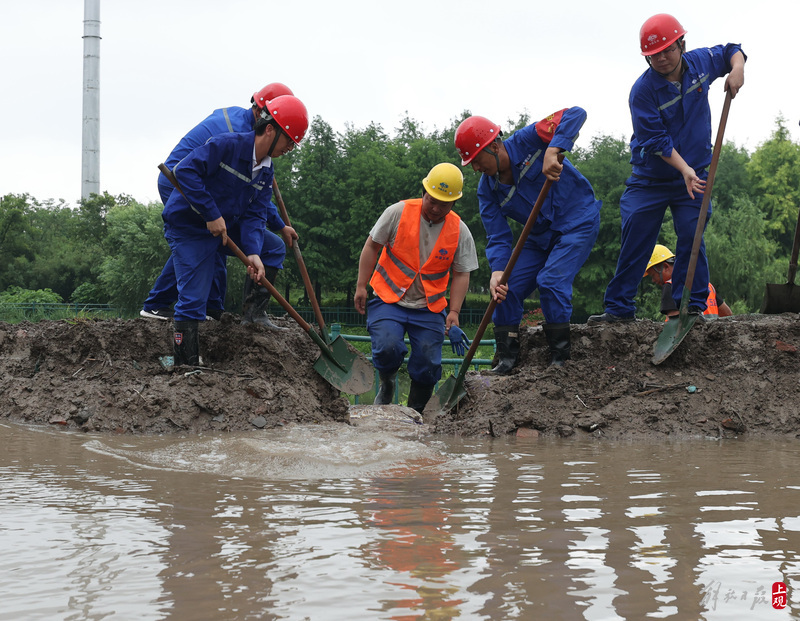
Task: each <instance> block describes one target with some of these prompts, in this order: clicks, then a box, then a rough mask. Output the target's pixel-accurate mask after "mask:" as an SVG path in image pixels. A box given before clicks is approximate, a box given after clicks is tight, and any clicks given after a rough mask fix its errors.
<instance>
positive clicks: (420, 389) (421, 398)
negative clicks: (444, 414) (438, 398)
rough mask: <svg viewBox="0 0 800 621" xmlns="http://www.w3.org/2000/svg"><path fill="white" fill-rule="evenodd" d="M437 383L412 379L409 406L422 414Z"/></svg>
mask: <svg viewBox="0 0 800 621" xmlns="http://www.w3.org/2000/svg"><path fill="white" fill-rule="evenodd" d="M435 385H436V384H420V383H419V382H415V381H414V380H411V388H410V389H409V390H408V407H410V408H411V409H412V410H416V411H417V412H419V413H420V414H422V410H424V409H425V406H426V405H427V404H428V401H430V398H431V395H432V394H433V387H434V386H435Z"/></svg>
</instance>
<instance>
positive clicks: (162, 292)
mask: <svg viewBox="0 0 800 621" xmlns="http://www.w3.org/2000/svg"><path fill="white" fill-rule="evenodd" d="M292 94H293V93H292V91H291V89H290V88H289V87H288V86H286V85H284V84H281V83H280V82H272V83H270V84H267V85H266V86H265V87H264V88H262V89H261V90H259V91H257V92H255V93H253V96H252V97H251V98H250V102H251V104H252V105H251V107H250V108H240V107H238V106H233V107H229V108H219V109H217V110H214V112H212V113H211V114H210V115H209V116H208V117H206V118H205V119H204V120H203V121H202V122H201V123H199V124H198V125H196V126H195V127H194V128H192V129H191V130H190V131H189V133H187V134H186V135H185V136H184V137H183V138H181V141H180V142H179V143H178V144H177V145H176V146H175V148H174V149H173V150H172V152H171V153H170V154H169V157H168V158H167V159H166V161H165V162H164V164H165V165H166V166H167V168H169V169H170V170H172V169H173V168H174V167H175V165H176V164H177V163H178V162H179V161H181V159H183V158H184V157H185V156H186V155H188V153H189V152H190V151H192V149H195V148H196V147H199V146H200V145H202V144H204V143H205V142H206V141H207V140H208V139H209V138H211V137H212V136H216V135H218V134H222V133H226V132H249V131H252V130H253V128H254V126H255V123H256V120H257V119H258V116H259V113H260V111H261V110H262V109H263V108H264V105H265V104H266V102H268V101H270V100H271V99H274V98H275V97H279V96H281V95H292ZM173 190H174V187H173V186H172V184H171V183H170V181H169V180H168V179H167V178H166V176H165V175H164V174H163V173H159V176H158V192H159V195H160V196H161V202H162V203H164V204H165V205H166V204H167V200H168V199H169V197H170V195H171V194H172V191H173ZM272 231H277V232H280V233H281V235H280V236H279V235H276V234H275V233H273V232H272ZM290 239H297V233H296V232H295V230H294V229H293V228H292V227H287V225H286V224H285V223H284V222H283V220H282V219H281V217H280V215H279V214H278V210H277V207H275V206H274V205H273V207H272V208H271V209H270V210H269V211H268V217H267V231H266V232H265V235H264V247H263V248H262V251H261V257H262V259H263V260H264V265H265V268H266V270H267V280H269V281H270V282H271V283H273V284H274V283H275V280H276V278H277V275H278V270H280V269H283V260H284V259H285V257H286V243H288V241H289V240H290ZM226 260H227V255H225V254H224V253H222V252H221V253H219V255H218V256H217V257H216V268H215V272H214V282H213V284H212V287H211V293H210V296H209V300H208V306H207V312H208V316H209V317H210V318H212V319H219V318H220V316H221V315H222V310H223V308H224V306H225V295H226V292H227V269H226ZM177 299H178V286H177V281H176V279H175V269H174V266H173V257H172V255H170V256H169V258H168V259H167V262H166V264H165V265H164V268H163V269H162V270H161V274H160V275H159V276H158V278H157V279H156V282H155V284H154V285H153V288H152V289H151V290H150V293H149V295H148V297H147V299H146V300H145V302H144V305H143V308H142V310H141V311H140V312H139V314H140V315H141V316H142V317H145V318H150V319H162V320H167V319H170V318H171V317H172V305H173V304H174V303H175V301H176V300H177ZM243 300H244V305H243V316H244V323H250V322H255V323H258V324H261V325H264V326H266V327H268V328H270V329H281V330H282V329H284V328H278V326H276V325H275V324H273V323H272V321H270V319H269V316H268V315H267V306H268V304H269V294H268V293H266V289H263V291H262V290H261V288H258V287H254V285H253V281H252V280H250V279H249V278H247V279H245V290H244V296H243Z"/></svg>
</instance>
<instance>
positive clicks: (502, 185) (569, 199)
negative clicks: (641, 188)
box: [455, 107, 602, 375]
mask: <svg viewBox="0 0 800 621" xmlns="http://www.w3.org/2000/svg"><path fill="white" fill-rule="evenodd" d="M585 121H586V112H585V111H584V110H583V109H582V108H578V107H572V108H565V109H563V110H559V111H558V112H556V113H554V114H551V115H550V116H548V117H547V118H545V119H543V120H541V121H539V122H538V123H532V124H531V125H528V126H527V127H523V128H522V129H520V130H519V131H516V132H514V134H513V135H512V136H510V137H509V138H508V139H506V140H505V141H503V140H501V139H500V136H501V132H500V126H499V125H497V124H496V123H493V122H492V121H490V120H489V119H487V118H484V117H482V116H471V117H469V118H468V119H466V120H464V121H463V122H462V123H461V124H460V125H459V126H458V129H457V130H456V134H455V146H456V149H457V150H458V152H459V154H460V155H461V165H462V166H467V165H468V164H470V165H471V166H472V169H473V170H475V171H476V172H480V173H483V174H482V175H481V178H480V181H479V182H478V205H479V207H480V212H481V220H482V221H483V226H484V228H485V229H486V258H487V259H489V265H490V267H491V269H492V276H491V280H490V281H489V290H490V292H491V294H492V298H493V299H495V300H497V301H498V302H499V303H498V305H497V306H496V308H495V310H494V314H493V317H492V320H493V321H494V325H495V328H494V336H495V340H496V342H497V359H498V363H497V365H496V366H495V367H494V368H493V369H491V371H490V373H493V374H495V375H508V374H509V373H510V372H511V370H512V369H513V368H514V366H515V365H516V364H517V358H518V357H519V349H520V342H519V324H520V321H521V320H522V312H523V301H524V300H525V298H527V297H528V296H529V295H531V293H533V291H534V290H535V289H538V290H539V300H540V302H541V306H542V314H543V315H544V318H545V324H544V326H543V329H544V335H545V338H546V339H547V344H548V347H549V350H550V364H552V365H556V366H562V365H563V364H564V361H566V360H569V359H570V349H571V341H570V329H569V322H570V319H571V317H572V282H573V281H574V280H575V277H576V276H577V275H578V271H579V270H580V269H581V267H582V266H583V264H584V263H585V262H586V259H587V258H588V256H589V253H590V252H591V250H592V246H593V245H594V242H595V240H596V239H597V233H598V231H599V230H600V207H601V205H602V203H601V201H599V200H597V198H596V197H595V195H594V190H593V189H592V186H591V184H590V183H589V181H587V179H586V177H584V176H583V175H582V174H581V173H580V172H578V169H577V168H575V167H574V166H573V165H572V163H571V162H570V161H569V160H564V162H563V164H562V163H559V161H558V156H559V154H561V153H563V152H564V151H570V150H572V146H573V144H574V142H575V140H576V139H577V137H578V132H579V131H580V129H581V127H582V126H583V123H584V122H585ZM546 179H550V180H552V181H558V183H554V184H553V186H552V187H551V189H550V194H549V195H548V197H547V200H546V201H545V202H544V204H543V205H542V210H541V212H540V213H539V217H538V218H537V220H536V224H535V225H534V226H533V229H532V230H531V233H530V236H529V237H528V239H527V241H526V242H525V244H524V246H523V248H522V253H521V254H520V256H519V259H518V260H517V263H516V265H515V266H514V269H513V271H512V272H511V275H510V276H509V278H508V283H507V284H506V285H499V284H498V283H499V281H500V277H501V276H502V274H503V271H504V270H505V267H506V264H507V263H508V260H509V258H510V257H511V253H512V250H513V247H514V235H513V233H512V231H511V226H510V225H509V222H508V221H509V220H516V221H517V222H520V223H522V224H524V223H525V222H527V220H528V216H529V215H530V213H531V210H532V209H533V206H534V204H535V203H536V199H537V198H538V196H539V192H540V191H541V189H542V186H544V183H545V180H546Z"/></svg>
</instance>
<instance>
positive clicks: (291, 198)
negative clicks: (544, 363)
mask: <svg viewBox="0 0 800 621" xmlns="http://www.w3.org/2000/svg"><path fill="white" fill-rule="evenodd" d="M468 115H469V113H468V112H466V111H465V112H464V113H463V114H462V115H461V116H460V117H458V118H456V119H454V120H453V121H452V123H451V124H450V125H449V126H448V127H446V128H444V129H433V130H432V131H426V130H425V129H424V128H423V127H422V125H421V124H420V123H419V122H417V121H416V120H414V119H412V118H410V117H406V118H405V119H403V120H402V122H401V123H400V125H399V127H397V128H396V129H395V130H394V131H392V132H387V131H386V130H385V129H384V128H383V127H381V126H380V125H377V124H374V123H373V124H370V125H368V126H367V127H363V128H355V127H352V126H348V127H346V129H345V131H344V132H341V133H337V132H335V131H333V129H332V128H331V126H330V125H329V124H328V123H326V122H325V121H324V120H323V119H321V118H320V117H316V118H315V119H314V120H313V122H312V124H311V126H310V128H309V131H308V134H307V136H306V139H305V141H304V142H303V145H302V146H301V147H300V148H297V149H295V150H294V151H293V152H292V153H290V154H289V155H287V156H284V157H282V158H280V159H277V160H276V161H275V166H276V179H277V180H278V183H279V185H280V189H281V193H282V195H283V198H284V201H285V204H286V207H287V210H288V212H289V216H290V219H291V222H292V225H293V226H294V227H295V228H296V229H297V231H298V233H299V234H300V244H301V248H302V253H303V258H304V259H305V262H306V264H307V267H308V270H309V273H310V275H311V278H312V281H313V282H314V283H315V287H316V289H317V293H318V295H320V297H321V298H322V299H323V300H324V301H326V302H327V303H329V304H332V305H339V306H349V305H351V304H352V296H353V293H354V288H355V281H356V275H357V270H358V257H359V254H360V251H361V248H362V246H363V244H364V240H365V239H366V236H367V234H368V232H369V230H370V228H371V227H372V225H373V224H374V222H375V220H376V219H377V218H378V216H379V215H380V214H381V212H382V211H383V209H385V208H386V207H387V206H389V205H390V204H392V203H395V202H397V201H399V200H402V199H405V198H413V197H418V196H420V195H421V192H422V185H421V180H422V178H423V177H424V176H425V174H426V173H427V172H428V170H429V169H430V168H431V167H433V166H434V165H435V164H438V163H439V162H444V161H449V162H453V163H454V164H459V163H460V162H459V159H458V156H457V154H456V151H455V148H454V147H453V135H454V133H455V129H456V127H457V126H458V124H459V123H460V122H461V120H462V119H463V118H465V117H466V116H468ZM529 121H530V119H528V118H527V117H525V116H521V117H520V118H518V119H516V120H510V121H508V122H507V123H505V124H504V127H506V128H508V130H507V131H513V129H515V128H518V127H522V126H524V125H525V124H527V123H528V122H529ZM579 145H580V146H579V147H578V148H576V149H575V151H574V152H573V153H571V154H570V155H569V157H570V159H571V160H572V162H573V163H574V164H575V165H576V166H577V167H578V168H579V169H580V170H581V171H582V172H583V174H584V175H585V176H586V177H587V178H588V179H589V181H591V183H592V185H593V186H594V189H595V192H596V194H597V196H598V198H600V199H602V200H603V209H602V213H601V229H600V235H599V237H598V240H597V243H596V244H595V247H594V250H593V251H592V254H591V255H590V257H589V259H588V261H587V263H586V264H585V266H584V267H583V269H582V270H581V273H580V275H579V276H578V278H577V280H576V282H575V296H574V301H575V312H574V316H573V320H575V321H580V320H582V319H584V318H585V317H586V316H587V315H588V314H590V313H592V312H597V311H599V310H601V309H602V300H603V292H604V290H605V286H606V284H607V283H608V281H609V280H610V278H611V276H612V275H613V272H614V268H615V265H616V260H617V254H618V252H619V236H620V215H619V198H620V196H621V195H622V192H623V190H624V182H625V179H626V178H627V177H628V175H629V173H630V165H629V164H628V159H629V150H628V146H627V143H626V141H625V140H623V139H622V138H618V137H614V136H597V137H594V138H592V139H591V140H589V141H588V142H586V141H583V142H581V141H579ZM464 177H465V186H464V197H463V198H462V199H461V200H460V201H459V202H458V203H457V204H456V208H455V210H456V211H457V212H458V214H459V215H460V216H461V217H462V218H463V219H464V221H465V222H466V223H467V224H468V226H469V227H470V229H471V230H472V232H473V235H474V237H475V241H476V244H477V246H478V255H479V258H481V259H482V260H481V268H480V269H479V270H478V271H477V272H475V273H473V275H472V279H471V283H470V284H471V287H470V289H471V291H472V292H475V293H480V292H484V291H485V288H486V286H487V283H488V279H489V268H488V265H487V264H486V261H485V260H483V256H484V255H483V251H484V248H485V236H484V231H483V226H482V224H481V222H480V216H479V214H478V204H477V197H476V189H477V182H478V175H477V174H475V173H473V171H472V170H471V169H470V168H465V169H464ZM713 200H714V209H713V217H712V218H711V220H710V222H709V224H708V228H707V232H706V245H707V249H708V256H709V262H710V269H711V279H712V282H713V283H714V285H715V286H716V287H717V289H718V290H719V291H720V293H721V294H722V295H723V297H724V298H725V300H726V301H727V302H728V304H729V305H730V306H731V307H732V308H733V310H734V312H735V313H745V312H754V311H756V310H758V308H759V307H760V304H761V299H762V296H763V292H764V284H765V283H767V282H773V283H781V282H785V281H786V273H787V270H788V262H789V253H790V250H791V243H792V238H793V235H794V230H795V224H796V222H797V217H798V209H799V208H800V145H798V144H796V143H794V142H792V141H791V139H790V136H789V132H788V131H787V129H786V124H785V121H784V119H783V118H778V119H777V120H776V124H775V130H774V132H773V133H772V135H771V136H770V138H769V139H768V140H767V141H765V142H764V143H763V144H761V145H759V147H758V148H757V149H755V151H754V152H753V153H752V154H751V153H748V152H747V151H746V150H745V149H743V148H740V147H737V146H736V145H735V144H733V143H731V142H728V143H726V144H725V145H724V146H723V151H722V153H721V155H720V163H719V169H718V173H717V178H716V181H715V184H714V197H713ZM161 209H162V207H161V205H160V203H151V204H149V205H143V204H141V203H138V202H137V201H136V200H134V199H133V198H131V197H129V196H124V195H122V196H111V195H109V194H107V193H104V194H103V195H94V196H92V198H90V199H88V200H84V201H80V202H79V203H78V204H77V205H76V206H74V207H73V206H71V205H69V204H67V203H66V202H64V201H63V200H61V201H58V202H56V201H46V202H39V201H37V200H36V199H35V198H34V197H32V196H31V195H28V194H23V195H12V194H9V195H6V196H3V197H2V198H0V303H2V302H4V301H30V300H35V299H36V297H37V295H39V296H40V297H41V296H46V297H47V296H49V297H48V299H47V300H42V301H53V300H54V299H60V300H63V301H70V302H78V303H111V304H114V305H116V306H119V307H121V308H123V309H125V310H126V311H128V312H131V313H133V312H135V311H138V309H139V308H140V307H141V304H142V301H143V300H144V298H145V297H146V295H147V292H148V291H149V289H150V286H151V285H152V283H153V282H154V280H155V278H156V276H157V275H158V273H159V271H160V269H161V267H162V265H163V263H164V261H165V260H166V257H167V256H168V253H169V249H168V247H167V244H166V242H165V241H164V238H163V233H162V229H161ZM660 241H661V242H662V243H664V244H665V245H667V246H670V247H673V248H674V242H675V234H674V232H673V230H672V225H671V221H670V219H669V216H668V217H667V220H666V221H665V223H664V227H663V228H662V237H661V240H660ZM228 267H229V287H228V307H229V308H230V309H231V310H236V309H237V307H238V304H239V300H240V297H241V294H240V292H241V286H242V281H243V278H244V272H243V269H242V268H241V266H239V265H237V264H236V260H235V258H231V259H229V262H228ZM278 285H279V287H283V288H285V289H286V290H287V291H288V290H289V287H290V286H291V287H292V288H293V290H295V291H296V290H298V289H299V288H301V287H302V281H301V279H300V276H299V272H298V271H297V268H296V266H295V262H294V259H293V257H292V253H291V252H289V253H288V254H287V260H286V269H285V270H284V273H283V274H282V275H281V277H280V280H279V282H278ZM34 292H39V293H38V294H36V293H34ZM641 292H642V293H641V304H640V307H641V308H642V312H641V314H642V315H643V316H651V317H655V316H657V300H658V297H659V292H658V291H656V289H655V287H654V286H652V285H650V284H649V283H643V286H642V289H641ZM471 299H473V300H475V299H476V298H473V297H472V296H471ZM486 299H487V298H483V299H482V300H481V299H477V301H474V302H473V303H474V304H477V305H481V304H482V305H483V306H485V304H486V301H485V300H486ZM292 301H293V303H297V301H298V300H297V295H295V296H294V298H293V299H292Z"/></svg>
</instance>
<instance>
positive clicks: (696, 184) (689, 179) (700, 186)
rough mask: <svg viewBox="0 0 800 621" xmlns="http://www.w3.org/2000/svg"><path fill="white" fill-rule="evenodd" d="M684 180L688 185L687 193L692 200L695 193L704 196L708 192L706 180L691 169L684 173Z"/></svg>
mask: <svg viewBox="0 0 800 621" xmlns="http://www.w3.org/2000/svg"><path fill="white" fill-rule="evenodd" d="M683 180H684V182H685V183H686V191H687V192H689V196H691V197H692V199H694V193H695V192H697V193H698V194H703V192H705V190H706V182H705V179H701V178H700V177H698V176H697V173H696V172H694V170H692V169H691V168H689V169H688V170H687V171H686V172H685V173H683Z"/></svg>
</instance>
